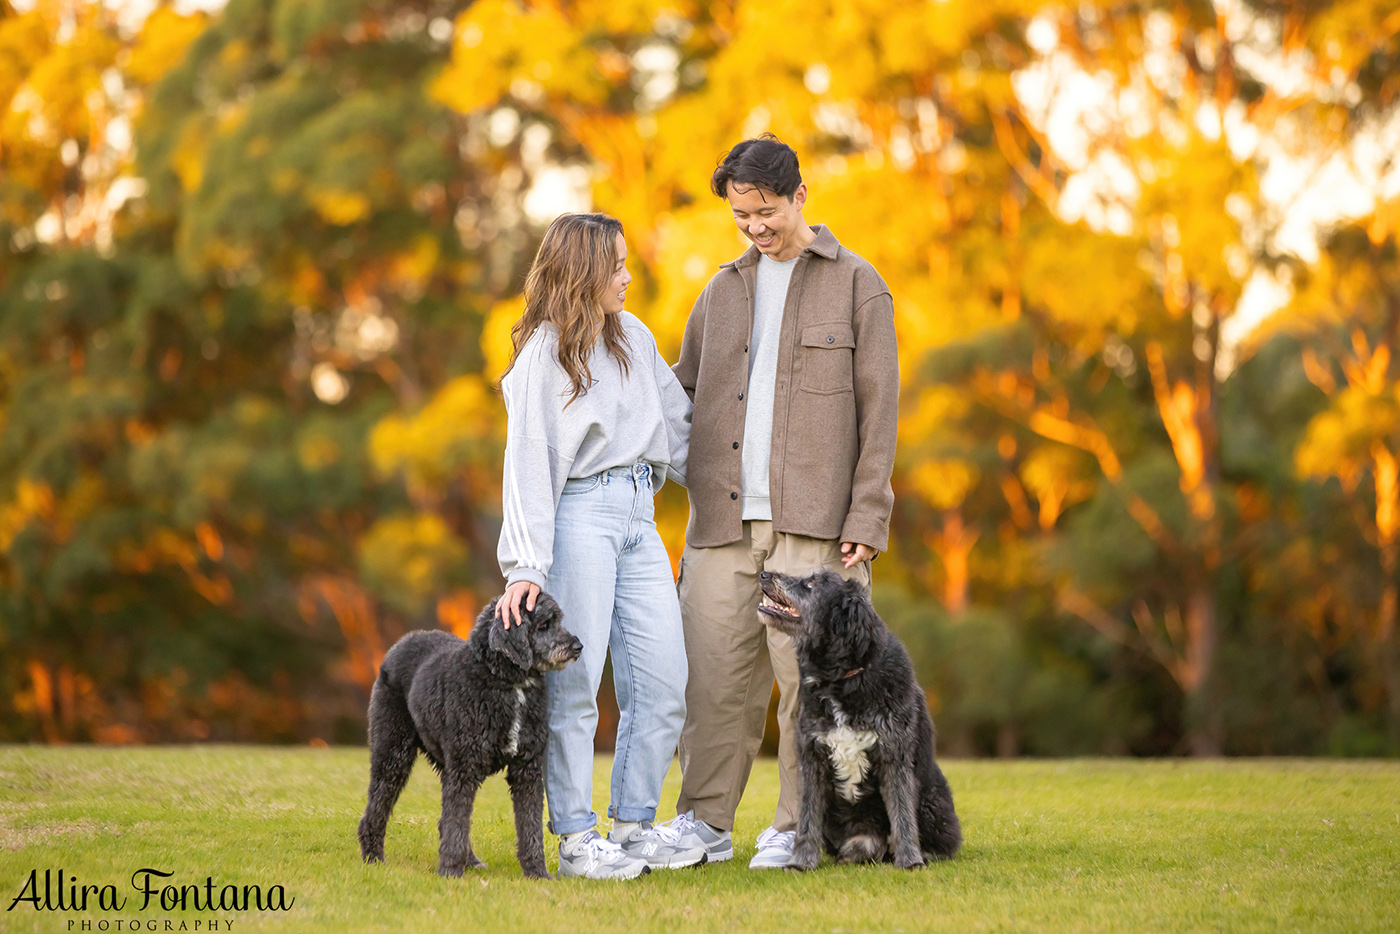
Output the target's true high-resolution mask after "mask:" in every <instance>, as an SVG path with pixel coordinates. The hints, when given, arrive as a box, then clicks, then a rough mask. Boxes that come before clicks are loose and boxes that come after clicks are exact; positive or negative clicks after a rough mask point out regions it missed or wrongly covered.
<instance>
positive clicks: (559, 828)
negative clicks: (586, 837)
mask: <svg viewBox="0 0 1400 934" xmlns="http://www.w3.org/2000/svg"><path fill="white" fill-rule="evenodd" d="M623 820H626V818H623ZM596 826H598V815H597V814H592V813H590V814H589V815H588V816H587V817H576V818H574V819H573V820H560V821H553V820H552V821H550V822H549V824H548V827H549V832H550V833H552V834H554V835H556V836H560V837H562V836H564V834H566V833H582V832H583V831H585V830H592V829H593V828H594V827H596Z"/></svg>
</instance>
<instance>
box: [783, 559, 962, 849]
mask: <svg viewBox="0 0 1400 934" xmlns="http://www.w3.org/2000/svg"><path fill="white" fill-rule="evenodd" d="M759 578H760V583H761V586H762V588H763V596H764V599H763V600H762V602H761V603H760V605H759V608H758V609H759V614H760V616H761V618H762V619H763V621H764V623H766V624H767V625H769V626H771V627H773V628H775V629H777V630H779V631H780V632H785V633H787V634H788V635H789V636H791V637H792V644H793V647H794V649H795V650H796V655H797V670H798V674H799V675H800V676H801V678H802V683H801V686H800V687H799V688H798V694H797V703H798V713H797V755H798V765H799V768H800V770H801V776H802V795H801V798H802V803H801V805H800V807H799V810H798V816H797V839H796V840H795V841H794V844H793V854H792V859H791V860H790V861H789V862H788V868H789V869H815V868H816V867H817V864H818V863H819V862H820V861H821V851H822V847H823V844H825V849H826V851H827V852H829V853H831V854H832V855H833V856H835V857H836V860H837V862H841V863H865V862H878V861H882V860H888V859H890V858H891V857H892V858H893V860H894V864H895V865H896V866H899V867H901V868H904V869H912V868H913V867H915V866H922V865H923V864H924V861H925V860H930V859H948V858H950V857H951V856H952V855H953V854H954V853H956V852H957V851H958V847H959V846H960V845H961V844H962V828H961V826H960V824H959V822H958V815H957V813H956V812H955V811H954V810H953V793H952V791H951V790H950V789H949V788H948V782H947V781H946V780H945V779H944V777H943V772H942V770H940V769H939V768H938V763H937V762H936V761H935V760H934V734H933V718H932V717H930V716H929V712H928V700H927V699H926V698H925V697H924V692H923V689H922V688H920V687H919V683H918V681H916V680H915V678H914V666H913V663H912V662H910V660H909V653H908V652H907V651H906V650H905V648H904V646H903V645H901V644H900V642H899V640H898V639H896V638H895V636H894V634H893V633H891V632H890V631H889V630H888V629H886V628H885V624H884V622H882V621H881V619H880V617H879V616H877V615H876V614H875V608H874V606H872V605H871V603H870V593H869V591H867V590H866V588H865V586H864V585H862V584H861V583H860V582H858V581H848V580H843V579H842V578H841V577H840V576H839V575H837V574H834V573H833V572H831V571H818V572H816V573H815V574H809V575H807V576H806V577H803V578H796V577H788V576H787V575H785V574H771V573H769V572H767V571H764V572H762V573H761V574H760V575H759Z"/></svg>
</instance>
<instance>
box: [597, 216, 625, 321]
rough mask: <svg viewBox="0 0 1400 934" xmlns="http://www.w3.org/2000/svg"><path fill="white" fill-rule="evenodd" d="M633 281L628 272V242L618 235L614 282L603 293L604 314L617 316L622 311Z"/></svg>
mask: <svg viewBox="0 0 1400 934" xmlns="http://www.w3.org/2000/svg"><path fill="white" fill-rule="evenodd" d="M631 281H632V274H631V273H630V272H628V271H627V241H626V240H624V239H622V234H618V235H617V266H615V267H614V268H613V275H612V281H611V282H609V283H608V288H607V291H605V292H604V293H603V314H607V315H615V314H617V313H618V312H620V311H622V305H623V302H624V301H625V300H626V298H627V284H628V283H629V282H631Z"/></svg>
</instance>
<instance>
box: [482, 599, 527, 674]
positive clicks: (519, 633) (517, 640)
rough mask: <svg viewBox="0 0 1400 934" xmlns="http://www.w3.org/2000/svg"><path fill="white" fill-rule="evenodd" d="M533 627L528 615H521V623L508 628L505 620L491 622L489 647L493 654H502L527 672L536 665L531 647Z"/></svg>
mask: <svg viewBox="0 0 1400 934" xmlns="http://www.w3.org/2000/svg"><path fill="white" fill-rule="evenodd" d="M531 625H533V624H532V623H531V621H530V619H529V616H528V615H527V614H524V613H522V614H521V620H520V622H519V623H517V624H515V625H514V626H512V627H510V628H509V629H507V628H506V624H505V621H504V620H503V619H495V618H492V620H491V630H490V632H489V634H488V638H487V640H486V644H487V647H488V648H490V649H491V651H493V652H500V653H501V654H502V655H504V656H505V657H506V658H508V659H510V660H511V662H513V663H514V664H515V665H516V666H517V667H520V668H524V669H525V670H526V671H528V670H529V669H530V666H531V665H533V664H534V663H535V652H534V649H532V648H531V647H530V633H529V631H528V627H529V626H531Z"/></svg>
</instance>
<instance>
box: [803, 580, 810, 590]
mask: <svg viewBox="0 0 1400 934" xmlns="http://www.w3.org/2000/svg"><path fill="white" fill-rule="evenodd" d="M802 588H803V589H804V590H811V589H812V582H811V581H803V582H802Z"/></svg>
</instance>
